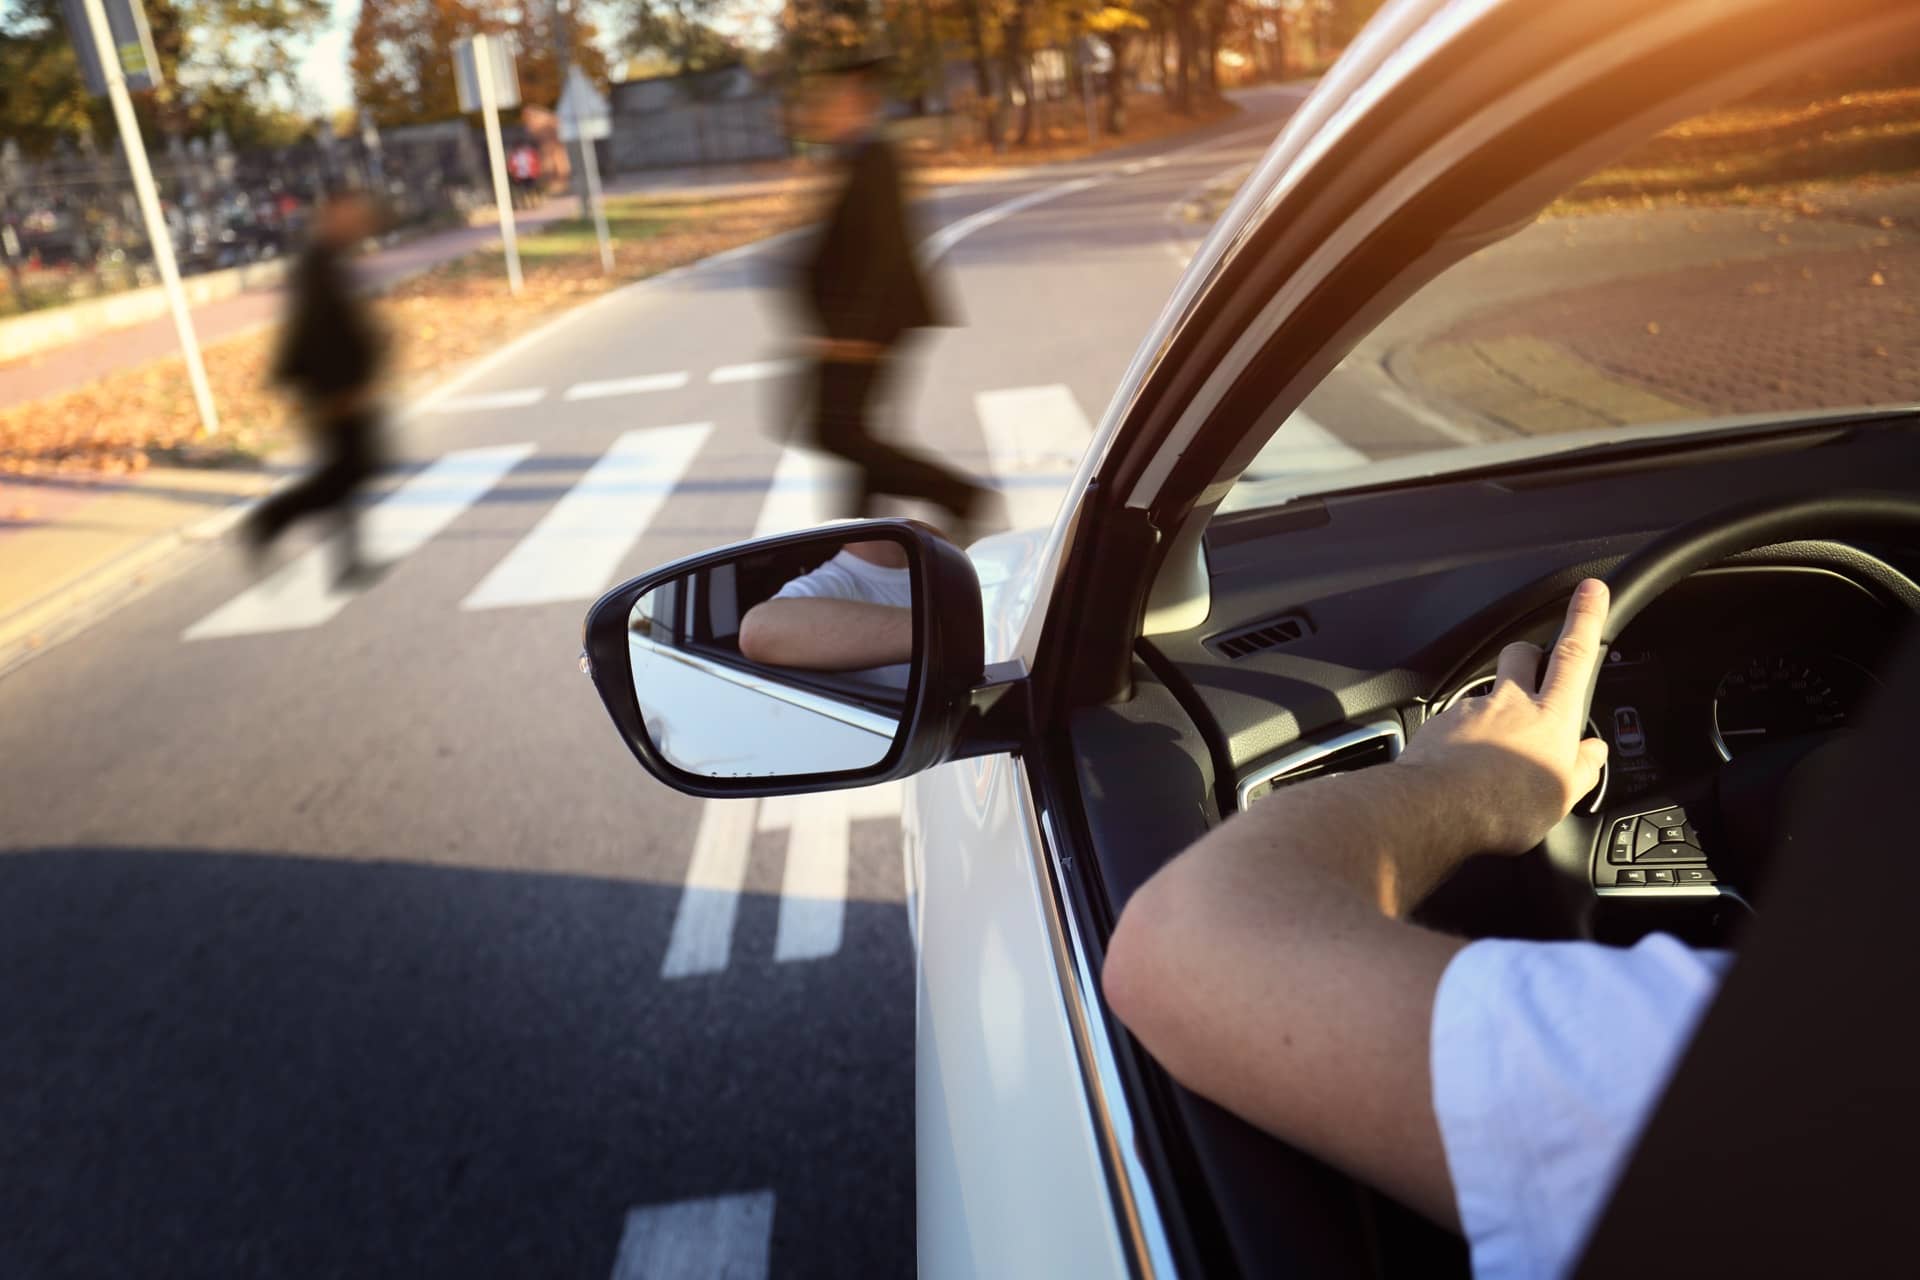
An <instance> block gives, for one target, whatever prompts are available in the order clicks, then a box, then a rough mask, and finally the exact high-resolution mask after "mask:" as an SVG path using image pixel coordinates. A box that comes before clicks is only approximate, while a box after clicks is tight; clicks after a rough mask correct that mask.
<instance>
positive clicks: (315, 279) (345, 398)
mask: <svg viewBox="0 0 1920 1280" xmlns="http://www.w3.org/2000/svg"><path fill="white" fill-rule="evenodd" d="M378 230H379V216H378V212H377V210H376V209H375V208H374V205H373V202H372V201H371V200H370V199H368V198H367V197H366V196H365V195H363V194H360V193H358V192H349V193H344V194H340V195H336V196H333V197H332V198H330V199H328V200H327V202H326V203H325V204H323V205H322V206H321V207H320V209H319V211H318V213H317V215H316V217H315V220H314V234H313V241H312V243H311V245H309V246H308V248H307V251H306V253H305V254H304V255H303V256H302V257H301V259H300V262H299V264H298V266H297V267H296V268H295V270H294V274H293V280H292V288H291V289H290V291H289V309H288V316H287V322H286V326H285V328H284V329H283V331H282V333H281V337H280V346H279V350H278V352H277V354H276V355H275V357H274V362H273V370H272V375H271V376H272V379H273V381H274V383H275V384H276V385H278V386H280V387H283V388H285V389H287V390H288V391H290V392H292V393H293V394H294V395H296V396H298V397H299V400H300V406H301V411H302V413H303V415H304V416H305V418H306V421H307V426H308V430H309V433H310V434H311V436H312V438H313V443H314V446H315V452H316V453H317V454H318V455H319V458H320V465H319V466H318V467H316V468H315V469H314V470H313V471H312V472H310V473H309V474H308V475H307V476H305V477H304V478H303V479H301V480H300V481H299V482H298V483H296V484H293V485H290V486H288V487H287V488H285V489H282V490H280V491H279V492H278V493H276V494H274V495H273V496H272V497H270V498H268V499H267V500H266V501H265V502H262V503H261V504H260V505H259V506H258V507H256V508H255V509H254V511H253V513H252V515H251V516H250V517H249V518H248V519H247V522H246V524H245V525H244V526H243V529H242V536H243V539H244V541H245V543H246V546H247V549H248V551H249V553H250V555H251V556H252V558H253V559H254V560H255V561H256V563H257V562H258V561H259V560H260V559H261V558H262V557H263V556H264V555H265V553H266V550H267V548H268V547H269V546H271V545H272V543H273V541H274V540H275V539H276V538H278V537H279V536H280V535H281V533H283V532H284V531H285V530H286V528H287V526H288V525H290V524H292V523H293V522H294V521H296V520H299V519H300V518H302V517H303V516H308V515H318V514H321V513H330V514H331V515H332V517H333V519H334V521H335V522H336V524H337V526H338V531H339V543H340V570H339V579H340V581H341V582H342V583H343V584H346V585H350V584H352V583H354V582H356V581H358V580H361V579H364V578H365V577H367V576H368V574H369V573H370V568H369V566H368V565H367V564H366V563H365V562H364V561H363V560H362V559H361V556H360V539H359V522H358V519H357V516H356V513H355V504H354V495H355V494H356V492H357V491H358V490H359V489H360V487H361V486H362V485H363V484H365V483H366V482H367V481H368V480H369V479H371V478H372V477H373V476H374V475H375V474H376V473H377V472H378V471H379V469H380V446H379V417H378V406H377V403H376V399H375V381H376V379H377V377H378V374H379V372H380V364H381V355H382V352H381V347H382V340H381V335H380V333H379V330H378V329H377V328H376V326H375V324H374V321H373V317H372V315H371V314H370V311H369V308H368V307H367V305H366V303H365V302H364V301H362V300H361V298H360V297H359V296H358V295H357V294H356V293H355V292H354V288H353V281H352V277H351V274H350V272H349V270H348V266H347V262H346V258H347V255H348V254H349V253H351V252H352V251H353V248H354V246H355V245H357V244H359V243H360V242H361V241H363V240H365V239H366V238H367V237H368V236H370V235H373V234H374V233H375V232H377V231H378Z"/></svg>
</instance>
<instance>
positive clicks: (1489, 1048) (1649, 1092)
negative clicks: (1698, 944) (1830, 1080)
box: [1432, 934, 1733, 1280]
mask: <svg viewBox="0 0 1920 1280" xmlns="http://www.w3.org/2000/svg"><path fill="white" fill-rule="evenodd" d="M1732 959H1733V957H1732V956H1731V955H1730V954H1728V953H1727V952H1724V951H1695V950H1692V949H1690V948H1688V947H1685V946H1683V945H1681V944H1680V943H1679V942H1678V941H1676V940H1675V939H1673V938H1672V937H1669V936H1668V935H1666V934H1653V935H1651V936H1649V937H1647V938H1643V939H1642V940H1641V941H1640V943H1639V944H1638V945H1636V946H1634V947H1631V948H1620V947H1604V946H1600V945H1598V944H1597V943H1591V942H1513V941H1505V940H1498V939H1483V940H1481V941H1479V942H1474V943H1470V944H1469V945H1468V946H1467V947H1466V948H1465V949H1463V950H1462V951H1461V952H1460V953H1459V954H1458V955H1456V956H1454V958H1453V960H1452V961H1451V962H1450V963H1449V964H1448V965H1447V970H1446V972H1445V973H1444V974H1443V975H1441V978H1440V990H1439V991H1438V993H1436V995H1435V997H1434V1004H1433V1046H1432V1069H1433V1110H1434V1114H1435V1115H1436V1116H1437V1117H1438V1118H1439V1121H1440V1137H1441V1141H1442V1143H1443V1144H1444V1145H1445V1147H1446V1153H1447V1170H1448V1172H1449V1173H1451V1174H1452V1176H1453V1195H1454V1201H1455V1203H1456V1204H1457V1205H1458V1206H1459V1209H1460V1228H1461V1230H1462V1231H1463V1232H1465V1233H1466V1237H1467V1243H1468V1244H1469V1245H1470V1246H1471V1248H1472V1250H1473V1274H1474V1275H1475V1276H1476V1277H1478V1278H1479V1280H1492V1278H1494V1277H1499V1278H1500V1280H1507V1278H1509V1277H1511V1278H1512V1280H1522V1278H1523V1277H1524V1278H1531V1277H1558V1276H1563V1275H1566V1274H1567V1273H1569V1272H1570V1271H1572V1269H1573V1265H1574V1263H1576V1262H1578V1261H1579V1258H1580V1252H1581V1250H1582V1249H1583V1248H1584V1247H1585V1245H1586V1241H1587V1234H1588V1232H1589V1231H1590V1230H1591V1229H1592V1227H1593V1225H1594V1221H1595V1220H1596V1219H1597V1218H1598V1217H1599V1215H1600V1211H1601V1209H1603V1208H1604V1207H1605V1206H1606V1203H1607V1199H1608V1197H1609V1196H1610V1195H1611V1194H1612V1192H1613V1185H1614V1182H1615V1180H1616V1179H1618V1177H1619V1175H1620V1174H1621V1172H1622V1171H1623V1170H1624V1168H1625V1165H1626V1161H1627V1157H1628V1156H1629V1155H1631V1154H1632V1152H1633V1147H1634V1143H1635V1142H1636V1141H1638V1139H1639V1137H1640V1130H1641V1128H1642V1127H1643V1126H1644V1125H1645V1123H1646V1121H1647V1118H1648V1116H1649V1114H1650V1113H1651V1112H1652V1110H1653V1107H1654V1104H1655V1103H1656V1102H1658V1101H1659V1098H1660V1093H1661V1091H1662V1090H1663V1089H1665V1088H1666V1083H1667V1077H1668V1076H1669V1075H1671V1074H1672V1072H1673V1068H1674V1066H1675V1065H1676V1064H1677V1063H1678V1062H1679V1060H1680V1055H1681V1052H1682V1050H1684V1049H1685V1048H1686V1045H1687V1042H1688V1041H1689V1040H1690V1039H1691V1038H1692V1036H1693V1028H1694V1024H1695V1023H1696V1022H1698V1021H1699V1018H1700V1015H1701V1014H1702V1013H1703V1012H1705V1010H1706V1007H1707V1005H1708V1004H1709V1003H1710V1002H1711V1001H1712V1000H1713V996H1714V993H1715V991H1717V990H1718V988H1719V983H1720V978H1721V976H1722V975H1723V974H1724V973H1725V972H1726V968H1727V966H1728V964H1730V963H1731V962H1732Z"/></svg>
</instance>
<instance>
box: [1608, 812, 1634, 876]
mask: <svg viewBox="0 0 1920 1280" xmlns="http://www.w3.org/2000/svg"><path fill="white" fill-rule="evenodd" d="M1607 861H1608V862H1611V863H1613V864H1615V865H1616V866H1618V865H1619V864H1621V863H1626V862H1632V861H1633V819H1632V818H1622V819H1620V821H1618V822H1616V823H1614V824H1613V836H1612V839H1611V840H1609V842H1608V844H1607Z"/></svg>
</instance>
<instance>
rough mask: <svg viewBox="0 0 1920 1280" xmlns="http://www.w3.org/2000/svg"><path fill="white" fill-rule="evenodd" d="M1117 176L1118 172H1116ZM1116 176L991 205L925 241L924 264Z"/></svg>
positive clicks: (1082, 180) (1045, 189)
mask: <svg viewBox="0 0 1920 1280" xmlns="http://www.w3.org/2000/svg"><path fill="white" fill-rule="evenodd" d="M1116 172H1117V171H1116ZM1115 176H1116V174H1114V173H1108V174H1102V175H1101V176H1099V177H1095V178H1075V179H1073V180H1072V181H1071V182H1060V183H1056V184H1054V185H1053V186H1050V187H1041V188H1040V189H1039V190H1037V191H1029V192H1027V193H1026V194H1025V195H1023V196H1015V197H1013V198H1012V199H1011V200H1002V201H1001V202H1000V203H999V204H990V205H988V206H987V207H986V208H984V209H981V210H979V211H978V212H975V213H970V214H968V215H967V216H966V217H964V218H962V219H960V220H959V221H958V222H951V223H948V224H947V225H946V226H944V227H942V228H940V229H939V230H938V231H936V232H934V233H933V234H932V235H930V236H928V237H927V238H926V239H925V240H922V241H921V242H920V260H921V261H922V262H934V261H937V260H939V259H940V258H942V257H944V256H945V255H946V254H947V253H949V252H951V251H952V249H953V246H955V245H957V244H959V243H960V242H961V241H962V240H965V239H966V238H967V237H968V236H970V235H972V234H973V233H974V232H976V231H984V230H986V229H987V228H988V227H990V226H992V225H993V224H994V223H996V222H1001V221H1004V220H1005V219H1007V218H1011V217H1012V216H1013V215H1014V214H1016V213H1019V212H1021V211H1022V210H1024V209H1031V208H1033V207H1034V206H1035V205H1037V204H1045V203H1047V201H1049V200H1058V199H1059V198H1060V197H1061V196H1070V195H1072V194H1073V193H1074V192H1076V191H1085V190H1086V189H1087V188H1088V187H1097V186H1099V185H1100V184H1101V183H1103V182H1111V181H1113V179H1114V177H1115Z"/></svg>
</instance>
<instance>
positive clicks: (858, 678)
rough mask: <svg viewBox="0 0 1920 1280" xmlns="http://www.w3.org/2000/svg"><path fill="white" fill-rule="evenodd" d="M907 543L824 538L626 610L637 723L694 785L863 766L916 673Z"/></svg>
mask: <svg viewBox="0 0 1920 1280" xmlns="http://www.w3.org/2000/svg"><path fill="white" fill-rule="evenodd" d="M913 579H914V573H913V567H912V559H911V544H909V543H907V542H905V541H903V540H899V539H895V538H887V537H880V538H861V539H857V540H843V539H839V538H824V539H818V540H811V541H806V542H800V543H788V544H785V545H781V546H776V547H772V548H769V549H767V550H764V551H761V552H758V553H757V554H749V555H743V556H741V557H740V558H739V559H737V560H723V561H719V562H716V563H713V564H708V565H705V566H702V567H700V568H697V569H693V570H691V571H689V572H687V573H685V574H682V575H679V576H677V577H674V578H672V579H670V580H668V581H665V582H662V583H660V584H658V585H656V586H654V587H653V588H652V589H651V590H649V591H647V592H646V593H645V594H644V595H642V596H640V598H639V599H637V600H636V601H634V604H633V608H632V611H631V613H630V615H629V619H628V624H627V630H628V635H629V638H628V642H627V647H628V652H629V656H630V659H631V663H632V669H633V691H634V697H635V700H636V702H637V704H638V710H639V713H640V718H641V722H642V724H643V725H644V727H645V729H646V733H647V737H648V738H649V739H650V740H651V742H652V744H653V747H654V749H655V750H657V751H658V752H659V753H660V754H661V755H662V756H664V757H665V758H666V760H667V762H668V763H669V764H671V765H672V766H673V767H674V768H676V769H681V770H684V771H685V772H687V773H691V774H694V775H697V776H699V777H703V778H725V777H780V776H784V775H791V774H805V773H818V772H841V771H845V770H859V769H870V768H872V767H873V766H874V765H877V764H879V763H880V762H881V761H882V760H884V759H886V757H887V754H888V752H890V751H891V750H892V749H893V746H894V743H895V742H896V741H897V740H898V738H899V736H900V729H901V719H902V716H903V713H904V712H905V710H906V704H907V693H908V689H909V686H910V683H911V679H912V675H913V657H914V617H915V611H914V608H913V603H914V595H913Z"/></svg>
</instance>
